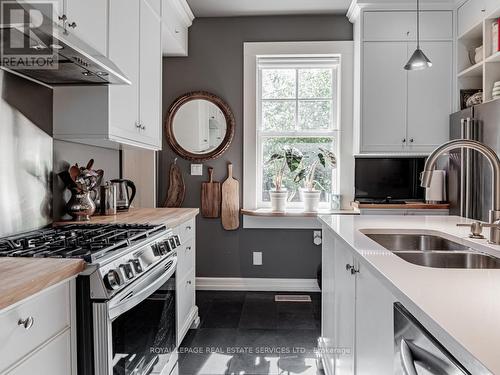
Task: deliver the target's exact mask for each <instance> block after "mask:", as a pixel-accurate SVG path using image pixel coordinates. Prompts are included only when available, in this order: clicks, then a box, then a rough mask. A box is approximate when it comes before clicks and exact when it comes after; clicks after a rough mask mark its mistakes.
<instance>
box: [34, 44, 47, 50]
mask: <svg viewBox="0 0 500 375" xmlns="http://www.w3.org/2000/svg"><path fill="white" fill-rule="evenodd" d="M30 48H31V49H36V50H37V51H40V50H42V49H46V48H47V47H45V46H44V45H43V44H35V45H34V46H31V47H30Z"/></svg>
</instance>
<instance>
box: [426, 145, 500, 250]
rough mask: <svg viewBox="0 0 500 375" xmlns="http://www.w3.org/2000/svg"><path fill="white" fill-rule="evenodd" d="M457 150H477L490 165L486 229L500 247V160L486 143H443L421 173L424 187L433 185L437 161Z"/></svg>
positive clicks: (428, 159)
mask: <svg viewBox="0 0 500 375" xmlns="http://www.w3.org/2000/svg"><path fill="white" fill-rule="evenodd" d="M456 148H468V149H471V150H476V151H478V152H479V153H481V154H482V155H483V156H484V157H485V158H486V159H487V160H488V162H489V163H490V166H491V171H492V174H493V175H492V185H493V186H492V188H491V194H492V197H491V210H490V215H489V219H490V223H489V224H484V225H483V226H484V227H489V228H490V239H489V242H490V243H492V244H495V245H500V159H499V158H498V155H497V154H496V152H495V151H493V150H492V149H491V148H490V147H488V146H486V145H485V144H484V143H481V142H478V141H473V140H469V139H457V140H454V141H449V142H446V143H443V144H442V145H441V146H439V147H438V148H436V149H435V150H434V151H433V152H432V153H431V154H430V155H429V157H428V158H427V160H426V162H425V167H424V171H423V172H422V173H421V177H420V178H421V184H420V186H422V187H429V186H430V185H431V179H432V171H433V170H434V169H435V168H436V161H437V159H438V158H439V157H440V156H441V155H443V154H445V153H447V152H449V151H451V150H454V149H456Z"/></svg>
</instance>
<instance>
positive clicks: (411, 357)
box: [394, 303, 470, 375]
mask: <svg viewBox="0 0 500 375" xmlns="http://www.w3.org/2000/svg"><path fill="white" fill-rule="evenodd" d="M394 374H397V375H463V374H470V373H469V372H468V371H467V370H465V369H464V368H463V366H462V365H461V364H460V363H459V362H458V361H457V360H456V359H455V358H453V356H452V355H451V354H450V353H449V352H448V351H447V350H446V349H445V348H444V347H443V346H442V345H441V344H440V343H439V342H438V341H437V340H436V339H435V338H434V337H433V336H432V335H431V334H430V333H429V332H428V331H427V330H426V329H425V328H424V327H423V326H422V325H421V324H420V323H419V322H418V321H417V320H416V319H415V318H414V317H413V316H412V315H411V314H410V313H409V312H408V311H407V310H406V309H405V308H404V307H403V305H401V304H400V303H395V304H394Z"/></svg>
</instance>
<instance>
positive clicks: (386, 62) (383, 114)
mask: <svg viewBox="0 0 500 375" xmlns="http://www.w3.org/2000/svg"><path fill="white" fill-rule="evenodd" d="M361 14H362V16H360V17H359V18H358V19H357V20H356V22H362V23H361V25H359V24H358V25H357V29H360V30H361V34H359V33H357V35H358V34H359V35H362V37H360V36H357V38H360V41H359V42H360V43H359V44H357V48H359V53H358V54H357V56H358V59H359V64H360V69H361V74H360V83H359V86H356V87H355V92H356V94H355V97H356V98H358V99H357V100H359V101H360V105H359V106H358V107H359V108H360V111H359V113H356V114H355V116H358V117H359V120H358V121H355V124H357V125H356V126H358V127H359V131H358V132H357V133H356V134H359V140H357V141H356V142H357V147H356V152H359V153H405V154H411V153H413V154H422V153H424V154H425V153H429V152H431V151H432V150H434V149H435V147H436V146H437V145H440V144H442V143H443V142H445V141H447V140H448V128H449V126H448V125H449V118H448V116H449V114H450V113H451V112H452V110H453V79H452V74H453V40H452V38H453V13H452V12H451V11H428V12H423V13H422V19H421V21H422V25H421V26H422V27H421V40H422V42H421V46H422V49H423V51H424V52H425V53H426V54H427V55H428V56H429V58H430V59H431V61H432V63H433V66H432V67H431V68H430V69H426V70H423V71H406V70H404V69H403V66H404V65H405V64H406V62H407V61H408V59H409V58H410V56H411V55H412V53H413V51H414V50H415V47H416V45H415V41H414V39H415V32H416V31H415V32H414V31H413V28H412V27H413V26H408V25H407V22H408V20H409V19H410V15H411V16H412V17H414V16H415V13H414V12H406V11H369V10H366V11H363V12H361ZM410 25H415V20H414V21H413V22H411V24H410ZM405 30H406V31H405ZM424 30H425V31H424Z"/></svg>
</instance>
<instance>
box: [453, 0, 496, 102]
mask: <svg viewBox="0 0 500 375" xmlns="http://www.w3.org/2000/svg"><path fill="white" fill-rule="evenodd" d="M499 17H500V7H499V9H496V10H495V11H493V12H492V13H490V14H489V15H487V16H486V17H485V18H484V19H483V20H482V21H481V22H479V23H477V24H476V25H474V26H472V27H471V28H470V29H468V30H466V31H465V32H464V33H462V34H461V35H459V36H458V37H457V89H458V91H459V92H458V94H459V95H458V96H457V97H458V98H460V90H463V89H477V90H479V89H480V90H482V91H483V101H484V102H486V101H490V100H492V99H493V96H492V90H493V85H494V84H495V82H497V81H500V51H498V41H494V40H493V38H492V33H491V29H492V24H493V23H494V22H495V21H497V20H498V18H499ZM481 45H482V46H483V52H482V54H481V57H480V60H478V61H476V60H475V49H476V48H477V47H479V46H481Z"/></svg>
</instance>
